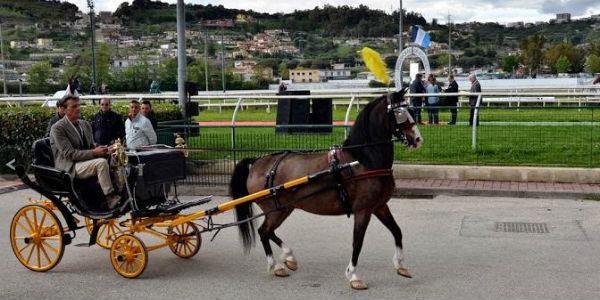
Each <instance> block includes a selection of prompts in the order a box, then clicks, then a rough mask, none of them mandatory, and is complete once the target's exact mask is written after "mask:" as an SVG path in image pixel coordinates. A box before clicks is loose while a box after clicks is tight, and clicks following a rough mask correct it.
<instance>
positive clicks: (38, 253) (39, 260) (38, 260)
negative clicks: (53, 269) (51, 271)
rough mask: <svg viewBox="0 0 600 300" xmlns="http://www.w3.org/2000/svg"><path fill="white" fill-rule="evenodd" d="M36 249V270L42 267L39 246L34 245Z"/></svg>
mask: <svg viewBox="0 0 600 300" xmlns="http://www.w3.org/2000/svg"><path fill="white" fill-rule="evenodd" d="M35 246H36V249H37V251H36V252H37V262H38V268H41V267H42V258H41V253H40V248H41V247H40V245H35Z"/></svg>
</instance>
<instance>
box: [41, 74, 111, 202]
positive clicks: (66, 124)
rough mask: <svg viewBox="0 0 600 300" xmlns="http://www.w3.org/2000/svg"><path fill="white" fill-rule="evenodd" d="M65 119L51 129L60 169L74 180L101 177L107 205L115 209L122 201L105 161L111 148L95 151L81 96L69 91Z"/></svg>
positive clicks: (55, 154) (105, 147) (99, 148)
mask: <svg viewBox="0 0 600 300" xmlns="http://www.w3.org/2000/svg"><path fill="white" fill-rule="evenodd" d="M60 105H62V107H63V108H64V109H65V116H64V117H63V118H62V119H60V120H59V121H58V122H56V124H54V125H53V126H52V128H51V129H50V146H51V148H52V154H53V156H54V164H55V167H56V168H57V169H61V170H64V171H66V172H68V173H69V174H70V175H71V176H72V177H74V178H80V179H83V178H89V177H92V176H97V177H98V183H99V184H100V187H101V188H102V192H103V193H104V195H105V196H106V201H107V202H106V205H107V206H108V208H109V209H113V208H114V207H116V206H117V204H118V203H119V200H120V197H119V195H117V194H116V193H115V191H114V188H113V185H112V182H111V179H110V168H109V165H108V161H107V159H106V158H105V157H106V155H108V154H109V152H110V148H109V147H107V146H98V147H94V143H93V141H94V138H93V134H92V126H91V125H90V123H89V122H88V121H85V120H80V114H81V109H80V105H79V95H78V94H77V92H76V91H74V90H73V89H72V88H71V85H69V87H67V92H66V94H65V96H64V97H63V99H62V100H61V104H60Z"/></svg>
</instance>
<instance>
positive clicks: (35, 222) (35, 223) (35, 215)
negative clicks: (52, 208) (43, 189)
mask: <svg viewBox="0 0 600 300" xmlns="http://www.w3.org/2000/svg"><path fill="white" fill-rule="evenodd" d="M33 225H34V226H36V227H35V230H40V229H42V227H41V226H40V227H38V226H37V225H38V221H37V208H34V209H33Z"/></svg>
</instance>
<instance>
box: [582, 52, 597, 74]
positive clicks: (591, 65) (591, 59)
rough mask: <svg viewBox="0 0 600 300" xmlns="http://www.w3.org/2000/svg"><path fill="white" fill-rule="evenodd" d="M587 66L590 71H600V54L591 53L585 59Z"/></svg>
mask: <svg viewBox="0 0 600 300" xmlns="http://www.w3.org/2000/svg"><path fill="white" fill-rule="evenodd" d="M585 67H586V69H587V70H588V72H591V73H600V55H596V54H590V55H589V56H588V57H587V59H586V61H585Z"/></svg>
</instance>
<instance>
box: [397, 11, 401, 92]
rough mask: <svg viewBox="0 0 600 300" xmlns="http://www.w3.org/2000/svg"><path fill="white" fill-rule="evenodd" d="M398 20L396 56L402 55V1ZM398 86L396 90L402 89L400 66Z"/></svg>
mask: <svg viewBox="0 0 600 300" xmlns="http://www.w3.org/2000/svg"><path fill="white" fill-rule="evenodd" d="M399 14H400V16H399V20H398V55H400V53H402V0H400V12H399ZM399 82H400V86H397V87H396V89H397V90H398V89H402V66H400V80H399Z"/></svg>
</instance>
